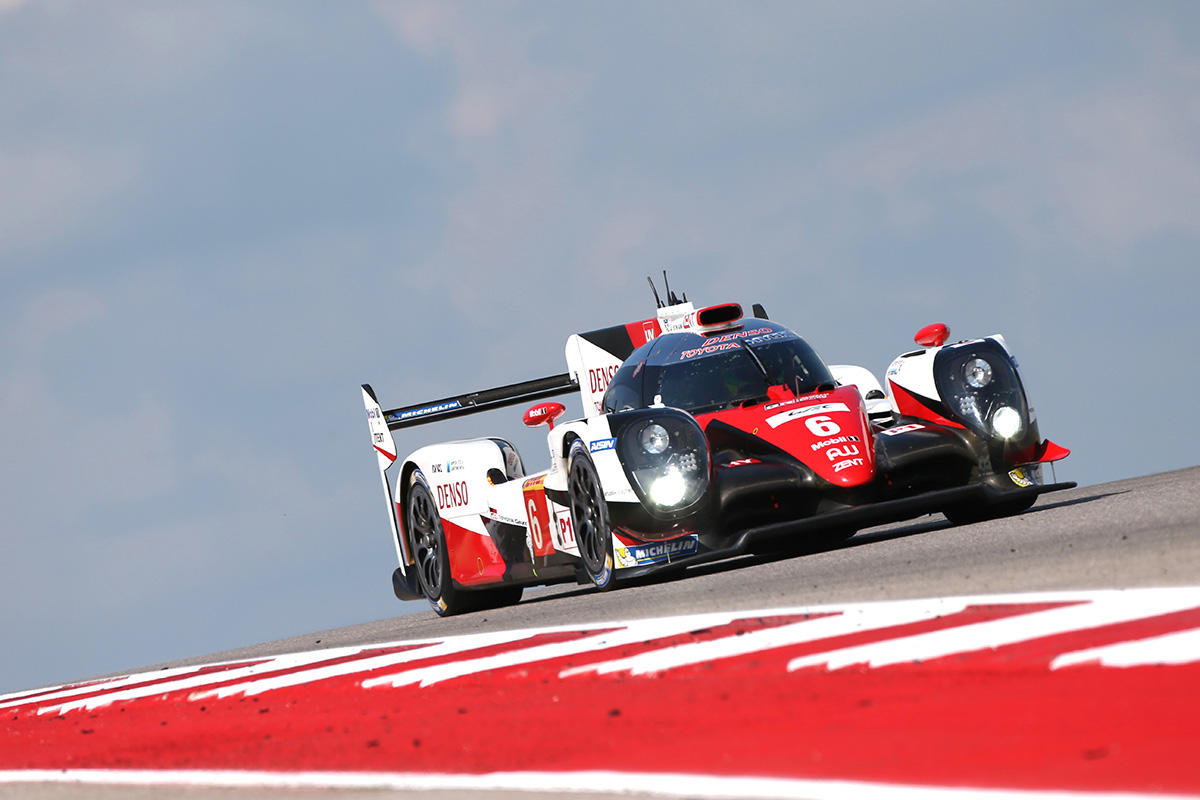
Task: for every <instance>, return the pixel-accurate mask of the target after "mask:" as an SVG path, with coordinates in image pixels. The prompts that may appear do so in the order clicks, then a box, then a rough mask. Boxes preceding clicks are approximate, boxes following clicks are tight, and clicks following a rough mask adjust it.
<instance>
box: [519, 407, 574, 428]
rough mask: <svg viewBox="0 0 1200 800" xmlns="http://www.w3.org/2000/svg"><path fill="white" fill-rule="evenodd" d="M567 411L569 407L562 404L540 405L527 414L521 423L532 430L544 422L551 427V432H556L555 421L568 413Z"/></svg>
mask: <svg viewBox="0 0 1200 800" xmlns="http://www.w3.org/2000/svg"><path fill="white" fill-rule="evenodd" d="M566 410H567V407H566V406H564V405H563V404H562V403H538V404H537V405H536V406H532V407H531V408H530V409H529V410H528V411H526V412H525V414H524V416H522V417H521V422H524V423H525V424H526V425H527V426H529V427H530V428H536V427H537V426H538V425H541V424H542V423H543V422H544V423H545V424H547V425H549V426H550V430H554V420H556V419H558V418H559V417H561V416H562V415H563V414H564V413H566Z"/></svg>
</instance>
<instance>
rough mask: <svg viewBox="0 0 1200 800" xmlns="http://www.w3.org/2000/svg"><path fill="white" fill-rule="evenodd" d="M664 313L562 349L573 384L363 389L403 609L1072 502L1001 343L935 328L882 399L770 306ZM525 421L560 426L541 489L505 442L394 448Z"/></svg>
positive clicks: (510, 596) (449, 608) (869, 378)
mask: <svg viewBox="0 0 1200 800" xmlns="http://www.w3.org/2000/svg"><path fill="white" fill-rule="evenodd" d="M652 285H653V284H652ZM666 293H667V301H666V302H663V301H661V300H660V299H659V296H658V293H657V291H656V292H655V299H656V301H658V310H657V313H656V314H655V316H654V317H652V318H650V319H644V320H638V321H636V322H632V323H629V324H625V325H617V326H614V327H611V328H604V329H601V330H596V331H590V332H587V333H579V334H573V335H571V336H569V337H568V338H567V343H566V361H567V372H565V373H563V374H561V375H552V376H550V377H547V378H542V379H539V380H532V381H525V382H523V383H517V384H512V385H509V386H501V387H498V388H495V389H487V390H483V391H479V392H471V393H468V394H462V395H456V396H454V397H447V398H444V399H441V400H434V401H430V402H425V403H417V404H414V405H409V406H404V407H400V408H394V409H391V410H387V411H385V410H384V409H383V408H382V407H381V406H380V404H379V402H378V400H377V399H376V396H375V393H374V392H373V391H372V389H371V387H370V386H369V385H363V387H362V396H363V403H364V405H365V407H366V412H367V422H368V424H369V426H370V432H371V439H372V442H371V443H372V446H373V447H374V449H375V452H376V455H377V456H378V464H379V472H380V477H381V479H382V483H383V489H384V494H385V497H386V499H387V505H388V516H389V520H390V522H391V530H392V537H393V541H394V543H395V547H396V556H397V558H398V560H399V567H398V568H397V569H396V570H395V572H394V573H393V575H392V585H393V589H394V591H395V593H396V596H397V597H399V598H401V599H419V598H420V597H425V598H427V599H428V600H429V602H430V603H431V604H432V605H433V608H434V609H435V610H436V611H437V613H438V614H441V615H449V614H455V613H460V612H463V611H470V610H477V609H483V608H492V607H496V606H499V605H506V604H511V603H516V602H518V601H519V600H520V598H521V593H522V590H523V588H524V587H525V586H532V585H539V584H548V583H556V582H562V581H575V580H579V581H580V582H583V583H587V582H591V583H594V584H595V585H596V586H597V587H600V588H602V589H603V588H609V587H611V586H612V585H613V583H614V580H615V579H617V578H619V577H621V576H638V575H643V574H646V573H647V572H650V571H656V570H663V569H682V568H684V567H686V566H688V565H690V564H696V563H700V562H704V561H711V560H715V559H719V558H726V557H728V556H731V555H735V554H739V553H743V552H746V551H748V550H751V549H755V548H757V547H769V548H772V549H779V548H781V547H783V548H787V547H789V546H795V547H797V548H805V547H812V546H813V545H818V546H829V545H832V544H836V543H838V542H840V541H843V540H845V539H847V538H849V537H850V536H851V535H853V533H854V532H855V531H856V530H858V529H860V528H863V527H866V526H870V525H878V524H883V523H887V522H894V521H897V520H902V519H909V518H912V517H916V516H920V515H923V514H929V513H936V512H941V513H944V514H945V515H946V516H947V517H949V518H950V519H951V521H954V522H970V521H974V520H979V519H984V518H987V517H994V516H1001V515H1006V514H1015V513H1020V512H1022V511H1024V510H1025V509H1027V508H1029V506H1031V505H1032V504H1033V502H1034V500H1036V498H1037V496H1038V495H1039V494H1041V493H1043V492H1048V491H1054V490H1058V489H1066V488H1070V487H1073V486H1074V485H1075V484H1074V483H1054V484H1047V483H1045V482H1044V481H1043V479H1042V465H1043V464H1044V463H1047V462H1051V461H1056V460H1058V459H1061V458H1065V457H1066V456H1067V455H1068V453H1069V451H1068V450H1066V449H1065V448H1062V447H1059V446H1058V445H1056V444H1054V443H1053V442H1050V441H1049V440H1042V439H1041V437H1040V435H1039V433H1038V427H1037V420H1036V416H1035V415H1034V412H1033V408H1032V407H1031V406H1030V404H1029V401H1028V398H1027V397H1026V395H1025V390H1024V387H1023V385H1022V383H1021V379H1020V376H1019V374H1018V372H1017V366H1016V362H1015V360H1014V359H1013V358H1012V356H1011V355H1010V353H1009V351H1008V348H1007V345H1006V344H1005V341H1004V338H1003V337H1002V336H1000V335H998V334H997V335H993V336H988V337H985V338H981V339H970V340H966V341H960V342H955V343H952V344H947V343H946V341H947V338H948V335H949V330H948V329H947V328H946V326H945V325H941V324H935V325H930V326H927V327H926V328H923V329H922V330H921V331H920V332H919V333H918V334H917V336H916V341H917V343H918V344H920V345H921V346H922V348H921V349H919V350H915V351H912V352H908V353H905V354H903V355H901V356H899V357H898V358H897V359H896V360H895V361H893V362H892V364H891V366H889V367H888V370H887V374H886V389H885V387H884V386H881V385H880V383H879V381H878V380H877V379H876V378H875V376H874V375H872V374H871V372H870V371H869V370H867V369H864V368H862V367H856V366H848V365H842V366H827V365H826V364H825V363H824V362H823V361H822V360H821V358H820V357H819V356H818V355H817V354H816V353H815V352H814V351H813V349H812V348H811V347H809V345H808V344H807V343H806V342H805V341H804V340H803V339H801V338H800V337H799V336H798V335H796V334H795V333H794V332H792V331H791V330H789V329H787V328H785V327H783V326H782V325H779V324H778V323H775V322H772V321H770V320H769V319H767V315H766V312H765V311H764V310H763V309H762V307H761V306H759V305H755V306H754V316H753V317H744V316H743V313H742V308H741V306H740V305H738V304H736V303H726V304H722V305H716V306H709V307H706V308H701V309H698V310H697V309H696V308H695V307H694V306H693V305H692V304H691V303H690V302H687V300H686V296H685V298H684V299H683V300H680V299H679V298H678V297H676V296H675V294H674V293H672V292H671V291H670V289H669V288H668V289H667V291H666ZM576 391H578V392H579V393H580V396H581V399H582V401H583V409H584V417H583V418H582V419H575V420H570V421H567V422H560V421H559V418H560V417H561V416H562V415H563V414H564V412H565V407H564V406H563V405H562V404H561V403H556V402H546V398H549V397H553V396H556V395H561V394H566V393H569V392H576ZM519 403H529V404H531V405H530V407H529V408H528V410H527V411H526V412H525V414H524V422H525V424H526V425H529V426H537V425H543V424H544V425H546V426H547V434H546V442H547V448H548V456H549V465H548V466H547V467H546V468H545V469H541V470H539V471H536V472H526V469H525V463H524V461H523V460H522V458H521V456H520V455H519V454H518V452H517V450H516V448H515V447H513V446H512V444H510V443H509V442H508V441H506V440H505V439H502V438H499V437H488V438H479V439H470V440H465V441H454V442H442V443H438V444H431V445H428V446H425V447H422V448H420V449H419V450H417V451H416V452H413V453H411V454H409V455H408V456H406V457H404V458H399V457H398V453H397V448H396V444H395V440H394V439H393V437H392V431H393V430H396V429H399V428H406V427H410V426H414V425H422V424H426V423H432V422H435V421H437V420H444V419H447V418H451V417H457V416H461V415H464V414H473V413H478V412H481V411H487V410H491V409H495V408H501V407H504V406H510V405H515V404H519ZM392 467H397V472H396V475H395V481H394V484H393V483H392V482H390V481H389V479H388V472H389V470H390V469H391V468H392Z"/></svg>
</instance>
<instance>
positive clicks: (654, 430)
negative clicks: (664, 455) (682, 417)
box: [641, 422, 671, 455]
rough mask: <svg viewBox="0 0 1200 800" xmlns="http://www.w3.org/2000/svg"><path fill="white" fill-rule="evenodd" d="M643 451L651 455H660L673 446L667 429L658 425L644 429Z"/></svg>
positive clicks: (653, 424) (651, 425)
mask: <svg viewBox="0 0 1200 800" xmlns="http://www.w3.org/2000/svg"><path fill="white" fill-rule="evenodd" d="M641 439H642V449H643V450H645V451H646V452H647V453H650V454H651V455H658V454H659V453H661V452H662V451H664V450H666V449H667V447H668V446H670V444H671V437H670V435H669V434H668V433H667V429H666V428H664V427H663V426H662V425H659V424H658V423H656V422H655V423H651V424H649V425H647V426H646V427H645V428H643V429H642V436H641Z"/></svg>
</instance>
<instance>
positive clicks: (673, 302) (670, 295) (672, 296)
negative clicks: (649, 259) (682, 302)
mask: <svg viewBox="0 0 1200 800" xmlns="http://www.w3.org/2000/svg"><path fill="white" fill-rule="evenodd" d="M663 287H664V288H665V289H666V290H667V302H668V303H670V304H671V305H673V306H677V305H679V298H678V297H676V296H675V293H674V292H672V291H671V284H670V283H668V282H667V271H666V270H665V269H664V270H663Z"/></svg>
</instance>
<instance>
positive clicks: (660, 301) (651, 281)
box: [646, 275, 663, 308]
mask: <svg viewBox="0 0 1200 800" xmlns="http://www.w3.org/2000/svg"><path fill="white" fill-rule="evenodd" d="M646 280H647V281H648V282H649V284H650V291H652V292H654V302H655V303H656V304H657V306H658V307H659V308H662V307H663V302H662V300H659V299H658V289H656V288H654V279H653V278H651V277H650V276H649V275H647V276H646Z"/></svg>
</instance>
